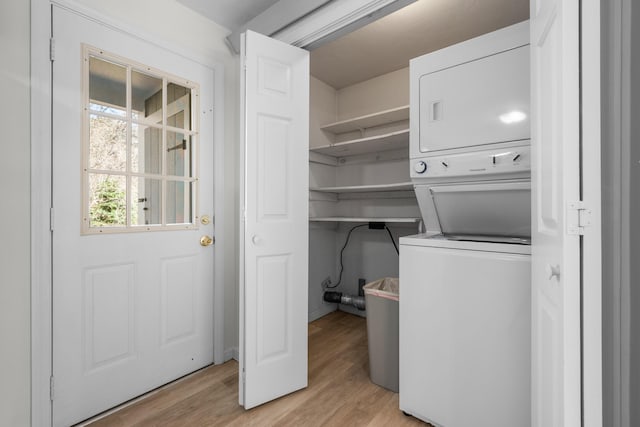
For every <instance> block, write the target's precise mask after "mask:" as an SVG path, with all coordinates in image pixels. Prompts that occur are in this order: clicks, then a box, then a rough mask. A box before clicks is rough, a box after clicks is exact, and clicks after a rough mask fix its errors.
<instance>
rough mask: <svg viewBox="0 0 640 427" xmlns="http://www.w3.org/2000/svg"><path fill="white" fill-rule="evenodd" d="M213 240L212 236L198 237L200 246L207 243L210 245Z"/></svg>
mask: <svg viewBox="0 0 640 427" xmlns="http://www.w3.org/2000/svg"><path fill="white" fill-rule="evenodd" d="M213 242H214V238H213V237H211V236H202V237H201V238H200V244H201V245H202V246H209V245H212V244H213Z"/></svg>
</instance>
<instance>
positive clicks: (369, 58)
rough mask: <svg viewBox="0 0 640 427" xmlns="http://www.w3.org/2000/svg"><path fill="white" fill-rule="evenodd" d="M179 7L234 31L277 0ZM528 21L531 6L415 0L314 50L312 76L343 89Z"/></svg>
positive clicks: (521, 0) (209, 0) (511, 1)
mask: <svg viewBox="0 0 640 427" xmlns="http://www.w3.org/2000/svg"><path fill="white" fill-rule="evenodd" d="M178 1H179V2H180V3H183V4H184V5H185V6H187V7H190V8H192V9H194V10H196V11H197V12H199V13H201V14H203V15H205V16H206V17H208V18H209V19H211V20H213V21H215V22H217V23H218V24H221V25H223V26H225V27H227V28H228V29H229V30H230V31H234V30H237V29H238V28H240V27H241V26H242V25H243V24H245V23H246V22H248V21H249V20H251V19H253V18H254V17H256V16H257V15H259V14H260V13H262V12H263V11H265V10H266V9H268V8H269V7H270V6H272V5H273V4H274V3H276V2H277V1H278V0H178ZM528 17H529V0H417V1H416V2H415V3H413V4H410V5H409V6H407V7H405V8H403V9H400V10H398V11H397V12H394V13H392V14H390V15H387V16H386V17H384V18H382V19H379V20H377V21H375V22H373V23H371V24H369V25H367V26H365V27H362V28H360V29H358V30H356V31H354V32H352V33H349V34H347V35H345V36H343V37H340V38H338V39H336V40H333V41H331V42H329V43H326V44H324V45H322V46H320V47H319V48H317V49H315V50H313V51H312V52H311V74H312V75H313V76H314V77H316V78H318V79H320V80H322V81H324V82H325V83H327V84H329V85H330V86H333V87H334V88H335V89H341V88H343V87H345V86H349V85H351V84H354V83H357V82H361V81H364V80H368V79H370V78H373V77H376V76H379V75H382V74H386V73H389V72H392V71H395V70H399V69H401V68H405V67H408V66H409V60H410V59H411V58H415V57H416V56H420V55H423V54H425V53H428V52H433V51H435V50H438V49H442V48H443V47H446V46H449V45H452V44H454V43H458V42H461V41H463V40H468V39H470V38H473V37H476V36H479V35H481V34H484V33H488V32H490V31H494V30H497V29H499V28H502V27H506V26H508V25H511V24H515V23H517V22H520V21H523V20H525V19H528Z"/></svg>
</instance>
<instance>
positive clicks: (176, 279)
mask: <svg viewBox="0 0 640 427" xmlns="http://www.w3.org/2000/svg"><path fill="white" fill-rule="evenodd" d="M53 28H54V30H53V32H54V36H55V40H56V45H57V49H56V57H55V61H54V68H53V76H54V78H53V100H54V103H53V123H54V125H53V178H52V179H53V206H54V218H55V220H54V222H53V229H54V231H53V248H52V252H53V294H52V298H53V319H52V321H53V376H54V378H55V381H54V384H55V394H54V399H53V424H54V425H69V424H72V423H74V422H77V421H80V420H83V419H85V418H87V417H90V416H92V415H95V414H96V413H98V412H101V411H103V410H105V409H108V408H110V407H112V406H114V405H117V404H120V403H122V402H124V401H126V400H129V399H131V398H133V397H135V396H138V395H140V394H142V393H144V392H146V391H149V390H151V389H153V388H155V387H158V386H160V385H162V384H165V383H167V382H169V381H171V380H173V379H176V378H178V377H180V376H182V375H185V374H187V373H189V372H192V371H194V370H196V369H198V368H201V367H203V366H206V365H208V364H210V363H212V362H213V264H214V256H213V247H202V246H200V242H199V240H200V236H201V235H202V234H209V235H213V224H209V225H206V226H204V225H200V226H199V229H191V230H182V231H179V230H173V231H158V232H133V233H114V234H108V235H106V234H105V235H95V234H94V235H81V233H80V231H81V224H82V218H81V212H82V209H81V200H82V198H81V195H80V191H81V188H82V186H81V171H82V166H81V147H82V145H81V129H82V125H81V120H82V108H83V105H82V99H83V98H82V96H81V88H82V86H81V82H82V76H81V70H82V66H81V64H82V43H87V44H90V45H93V46H96V47H99V48H101V49H104V50H105V51H108V52H111V53H114V54H117V55H119V56H122V57H123V58H128V59H132V60H135V61H136V62H140V63H143V64H146V65H149V66H151V67H153V68H155V69H159V70H163V71H166V72H168V73H171V74H174V75H178V76H182V77H185V78H187V79H190V80H191V81H195V82H198V83H199V84H200V87H201V90H200V102H199V105H200V107H201V108H200V109H199V110H200V111H198V112H197V113H198V114H200V117H199V120H200V123H201V126H200V135H199V141H200V142H199V150H198V153H199V158H200V165H207V167H202V168H200V171H199V179H200V181H199V195H200V197H199V212H196V213H195V215H200V214H209V215H211V214H212V213H213V169H212V168H211V167H208V165H210V164H212V163H213V114H212V111H213V77H214V76H213V71H212V70H211V69H210V68H207V67H205V66H202V65H200V64H198V63H196V62H194V61H190V60H187V59H185V58H184V57H182V56H179V55H177V54H174V53H171V52H169V51H166V50H164V49H161V48H159V47H157V46H154V45H152V44H150V43H147V42H144V41H142V40H141V39H138V38H136V37H132V36H130V35H127V34H125V33H123V32H120V31H116V30H114V29H112V28H110V27H107V26H105V25H101V24H99V23H97V22H95V21H92V20H89V19H85V18H83V17H81V16H80V15H77V14H75V13H73V12H70V11H68V10H65V9H62V8H59V7H54V8H53ZM195 167H198V165H196V166H195Z"/></svg>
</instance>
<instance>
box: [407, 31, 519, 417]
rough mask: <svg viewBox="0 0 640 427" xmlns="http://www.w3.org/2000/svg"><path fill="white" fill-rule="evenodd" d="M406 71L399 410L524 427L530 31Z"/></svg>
mask: <svg viewBox="0 0 640 427" xmlns="http://www.w3.org/2000/svg"><path fill="white" fill-rule="evenodd" d="M410 69H411V71H410V73H411V139H410V167H411V171H410V174H411V178H412V181H413V183H414V188H415V193H416V197H417V199H418V204H419V205H420V210H421V213H422V217H423V221H424V224H425V233H423V234H419V235H415V236H409V237H403V238H401V239H400V283H401V295H400V409H402V410H403V411H405V413H407V414H410V415H413V416H415V417H417V418H420V419H422V420H424V421H428V422H430V423H432V424H433V425H436V426H443V427H470V426H474V427H482V426H491V427H520V426H527V425H529V424H530V414H531V410H530V384H531V381H530V359H531V356H530V349H531V344H530V341H531V332H530V317H531V316H530V311H531V309H530V301H531V291H530V283H531V279H530V276H531V273H530V253H531V249H530V248H531V247H530V236H531V212H530V209H531V202H530V197H531V185H530V150H529V146H530V123H529V108H530V107H529V103H530V95H529V74H530V73H529V26H528V22H523V23H520V24H516V25H513V26H510V27H507V28H504V29H501V30H498V31H495V32H493V33H489V34H486V35H483V36H481V37H478V38H475V39H472V40H469V41H466V42H463V43H460V44H457V45H454V46H451V47H448V48H446V49H443V50H440V51H437V52H434V53H430V54H427V55H424V56H422V57H419V58H416V59H414V60H412V61H411V68H410Z"/></svg>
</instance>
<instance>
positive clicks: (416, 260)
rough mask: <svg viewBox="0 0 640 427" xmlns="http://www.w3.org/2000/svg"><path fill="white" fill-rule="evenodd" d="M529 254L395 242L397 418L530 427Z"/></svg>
mask: <svg viewBox="0 0 640 427" xmlns="http://www.w3.org/2000/svg"><path fill="white" fill-rule="evenodd" d="M529 253H530V246H528V245H517V244H508V243H495V242H491V243H486V242H474V241H456V240H451V239H447V238H433V237H429V235H427V234H423V235H419V236H413V237H405V238H401V239H400V286H401V288H400V409H402V410H403V411H405V412H406V413H408V414H411V415H413V416H415V417H417V418H420V419H422V420H424V421H427V422H430V423H431V424H433V425H435V426H443V427H467V426H474V427H515V426H518V427H520V426H528V425H529V424H530V416H531V414H530V392H529V389H530V348H531V346H530V336H531V335H530V304H531V297H530V286H529V284H530V278H529V277H530V256H529Z"/></svg>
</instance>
